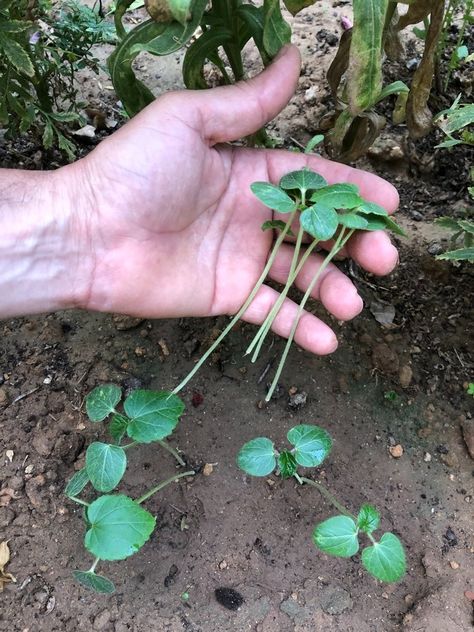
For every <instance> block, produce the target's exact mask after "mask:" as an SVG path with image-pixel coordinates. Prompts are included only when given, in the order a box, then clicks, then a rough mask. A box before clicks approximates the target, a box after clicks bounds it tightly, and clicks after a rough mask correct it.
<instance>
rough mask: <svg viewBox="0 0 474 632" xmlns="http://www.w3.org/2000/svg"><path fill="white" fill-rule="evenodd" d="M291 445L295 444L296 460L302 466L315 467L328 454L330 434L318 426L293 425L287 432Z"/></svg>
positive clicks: (330, 445)
mask: <svg viewBox="0 0 474 632" xmlns="http://www.w3.org/2000/svg"><path fill="white" fill-rule="evenodd" d="M287 439H288V441H289V442H290V443H291V445H293V446H295V450H294V454H295V459H296V462H297V463H299V465H302V466H303V467H316V466H317V465H320V464H321V463H322V462H323V461H324V459H325V458H326V457H327V456H328V454H329V452H330V451H331V447H332V439H331V436H330V435H329V434H328V433H327V432H326V431H325V430H323V429H322V428H320V427H319V426H312V425H309V424H301V425H300V426H294V428H291V429H290V430H289V432H288V434H287Z"/></svg>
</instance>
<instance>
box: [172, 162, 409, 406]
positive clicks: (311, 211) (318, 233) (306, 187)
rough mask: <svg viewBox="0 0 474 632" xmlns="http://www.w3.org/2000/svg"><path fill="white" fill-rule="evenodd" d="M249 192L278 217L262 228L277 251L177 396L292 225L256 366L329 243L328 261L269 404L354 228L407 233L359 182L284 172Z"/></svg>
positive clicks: (256, 346) (257, 341)
mask: <svg viewBox="0 0 474 632" xmlns="http://www.w3.org/2000/svg"><path fill="white" fill-rule="evenodd" d="M251 189H252V191H253V193H254V195H255V196H256V197H257V198H258V199H259V200H260V201H261V202H262V204H264V205H265V206H267V207H268V208H270V209H271V210H272V211H274V212H275V213H278V215H279V218H278V219H271V220H267V221H265V222H264V223H263V225H262V227H261V228H262V230H274V231H276V233H277V238H276V240H275V243H274V246H273V249H272V251H271V254H270V256H269V258H268V261H267V264H266V266H265V268H264V270H263V272H262V274H261V275H260V278H259V279H258V281H257V283H256V284H255V287H254V288H253V290H252V291H251V292H250V294H249V296H248V297H247V300H246V301H245V302H244V304H243V305H242V307H241V308H240V310H239V311H238V312H237V314H236V315H235V316H234V317H233V318H232V320H231V321H230V323H229V324H228V325H227V327H226V328H225V329H224V331H223V332H222V333H221V335H220V336H219V337H218V338H217V339H216V341H215V342H214V344H213V345H212V346H211V347H210V348H209V349H208V350H207V351H206V353H205V354H204V355H203V356H202V357H201V359H200V360H199V362H198V363H197V364H196V365H195V366H194V368H193V369H192V371H191V372H190V373H189V374H188V375H187V376H186V377H185V378H184V380H183V381H182V382H181V383H180V384H179V385H178V386H177V387H176V388H175V389H174V391H173V393H174V394H176V393H178V392H179V391H180V390H181V389H182V388H183V387H184V386H185V385H186V384H187V383H188V382H189V380H190V379H191V378H192V377H193V375H194V374H195V373H196V372H197V371H198V370H199V368H200V367H201V366H202V364H203V363H204V362H205V361H206V359H207V358H208V357H209V356H210V355H211V354H212V353H213V352H214V350H215V349H216V347H217V346H218V345H219V344H220V343H221V342H222V340H223V339H224V338H225V336H226V335H227V334H228V333H229V332H230V330H231V329H232V327H233V326H234V325H235V324H236V322H237V321H238V320H239V319H240V318H241V317H242V316H243V314H244V313H245V311H246V310H247V308H248V307H249V305H250V304H251V302H252V301H253V299H254V298H255V296H256V294H257V292H258V290H259V289H260V287H261V286H262V284H263V283H264V281H265V279H266V277H267V275H268V273H269V271H270V268H271V267H272V265H273V263H274V261H275V258H276V256H277V254H278V250H279V248H280V246H281V245H282V244H283V242H284V241H285V238H286V237H288V236H290V235H293V233H292V227H293V226H295V225H296V223H298V224H299V228H298V231H297V235H296V240H295V244H294V254H293V260H292V262H291V266H290V271H289V274H288V279H287V282H286V285H285V287H284V288H283V290H282V291H281V293H280V296H279V298H278V300H277V301H276V302H275V304H274V306H273V308H272V309H271V311H270V313H269V314H268V316H267V317H266V319H265V321H264V322H263V323H262V325H261V326H260V328H259V329H258V331H257V333H256V335H255V337H254V339H253V340H252V342H251V343H250V345H249V347H248V349H247V351H246V355H247V354H252V362H255V361H256V360H257V358H258V356H259V354H260V351H261V350H262V346H263V344H264V342H265V338H266V336H267V334H268V332H269V331H270V329H271V327H272V324H273V321H274V320H275V318H276V317H277V315H278V313H279V311H280V308H281V307H282V305H283V302H284V301H285V298H286V296H287V294H288V291H289V290H290V288H291V287H292V285H293V283H294V282H295V280H296V278H297V276H298V274H299V273H300V272H301V270H302V268H303V266H304V265H305V263H306V262H307V261H308V259H309V257H310V255H311V253H312V252H313V251H314V249H315V248H316V247H317V246H318V245H321V244H327V242H329V243H330V244H331V245H330V247H329V251H328V252H327V255H326V258H325V259H324V261H323V262H322V264H321V266H320V267H319V269H318V270H317V272H316V274H315V275H314V277H313V279H312V280H311V282H310V284H309V285H308V288H307V290H306V292H305V294H304V296H303V298H302V299H301V302H300V305H299V308H298V311H297V313H296V316H295V319H294V322H293V325H292V328H291V331H290V335H289V336H288V340H287V343H286V346H285V348H284V351H283V354H282V356H281V360H280V362H279V364H278V367H277V369H276V372H275V376H274V378H273V382H272V384H271V386H270V388H269V390H268V393H267V395H266V398H265V399H266V401H270V399H271V397H272V395H273V392H274V390H275V388H276V386H277V384H278V380H279V379H280V375H281V372H282V370H283V367H284V364H285V361H286V358H287V356H288V352H289V350H290V347H291V343H292V341H293V338H294V336H295V332H296V329H297V327H298V323H299V321H300V318H301V316H302V315H303V312H304V308H305V305H306V303H307V301H308V299H309V297H310V296H311V293H312V291H313V289H314V287H315V285H316V283H317V282H318V279H320V277H321V275H322V274H323V273H324V270H325V269H326V268H327V266H328V265H329V263H330V262H331V261H332V260H333V259H334V257H335V256H336V255H337V254H338V253H339V252H340V251H341V250H342V249H343V248H344V246H345V245H346V243H347V242H348V241H349V239H350V238H351V236H352V235H353V234H354V232H355V231H356V230H364V231H374V230H380V229H389V230H391V231H392V232H394V233H396V234H398V235H404V232H403V231H402V229H401V228H400V227H399V226H398V225H397V224H396V223H395V222H394V221H393V220H392V219H391V218H390V217H389V215H388V213H387V211H386V210H385V209H384V208H382V207H381V206H379V205H378V204H374V203H373V202H367V201H366V200H364V199H363V198H362V197H361V196H360V193H359V189H358V187H357V186H356V185H355V184H349V183H338V184H332V185H329V184H328V183H327V182H326V180H325V179H324V178H323V177H322V176H321V175H320V174H318V173H316V172H315V171H312V170H310V169H308V168H304V169H301V170H299V171H293V172H291V173H288V174H286V175H285V176H283V178H282V179H281V180H280V182H279V184H278V186H276V185H274V184H270V183H269V182H255V183H254V184H252V186H251ZM280 217H283V218H286V220H283V219H280ZM305 241H309V245H307V246H306V247H303V243H304V242H305Z"/></svg>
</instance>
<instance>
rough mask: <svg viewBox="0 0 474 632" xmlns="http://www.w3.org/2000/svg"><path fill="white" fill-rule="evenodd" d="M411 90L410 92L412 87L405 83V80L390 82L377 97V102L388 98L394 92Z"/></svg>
mask: <svg viewBox="0 0 474 632" xmlns="http://www.w3.org/2000/svg"><path fill="white" fill-rule="evenodd" d="M409 92H410V88H409V87H408V86H407V85H406V84H405V83H403V81H394V82H393V83H390V84H389V85H388V86H385V88H382V90H381V91H380V94H379V96H378V98H377V103H378V102H379V101H383V100H384V99H386V98H387V97H389V96H390V95H392V94H400V93H403V94H408V93H409Z"/></svg>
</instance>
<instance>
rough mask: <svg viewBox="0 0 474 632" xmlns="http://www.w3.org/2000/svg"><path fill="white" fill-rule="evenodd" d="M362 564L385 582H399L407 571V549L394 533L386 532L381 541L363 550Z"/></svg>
mask: <svg viewBox="0 0 474 632" xmlns="http://www.w3.org/2000/svg"><path fill="white" fill-rule="evenodd" d="M362 564H363V565H364V568H365V569H366V570H367V572H369V573H370V574H371V575H373V576H374V577H376V578H377V579H380V580H381V581H383V582H397V581H399V580H400V579H401V578H402V577H403V575H404V574H405V572H406V559H405V551H404V550H403V546H402V543H401V542H400V540H399V539H398V538H397V536H396V535H394V534H393V533H384V534H383V536H382V537H381V538H380V541H379V542H374V543H373V545H372V546H368V547H366V548H365V549H364V550H363V551H362Z"/></svg>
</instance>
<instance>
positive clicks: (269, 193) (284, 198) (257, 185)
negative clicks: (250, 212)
mask: <svg viewBox="0 0 474 632" xmlns="http://www.w3.org/2000/svg"><path fill="white" fill-rule="evenodd" d="M250 188H251V189H252V193H253V194H254V195H255V196H256V197H257V198H258V199H259V200H260V202H262V203H263V204H265V206H268V208H271V209H273V210H274V211H278V212H279V213H292V212H293V211H294V210H295V209H296V206H297V205H296V202H294V201H293V200H292V199H291V198H290V196H289V195H287V194H286V193H285V192H284V191H282V190H281V189H280V188H279V187H276V186H275V185H274V184H270V183H269V182H254V183H253V184H252V185H251V186H250Z"/></svg>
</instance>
